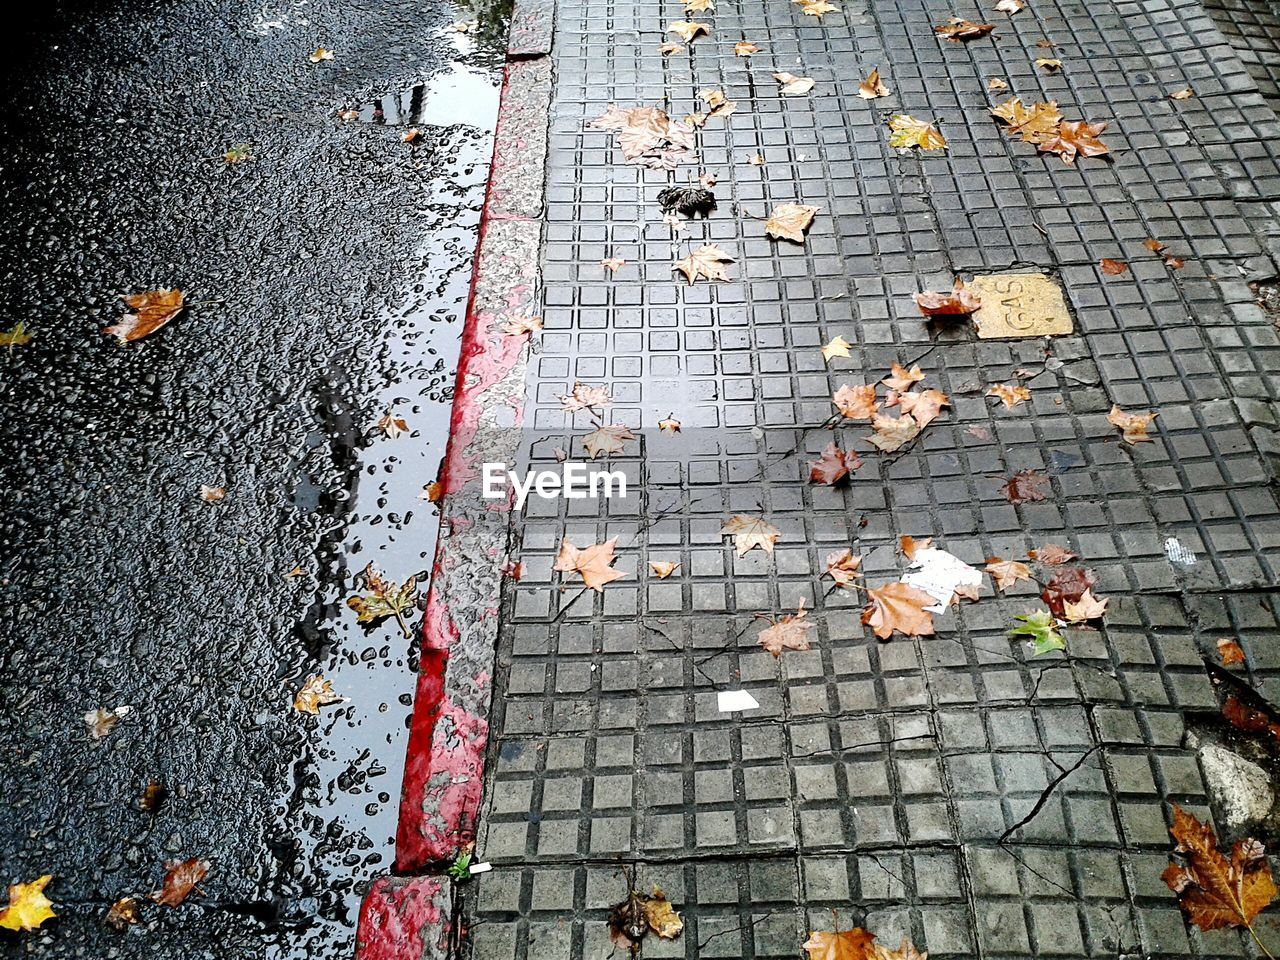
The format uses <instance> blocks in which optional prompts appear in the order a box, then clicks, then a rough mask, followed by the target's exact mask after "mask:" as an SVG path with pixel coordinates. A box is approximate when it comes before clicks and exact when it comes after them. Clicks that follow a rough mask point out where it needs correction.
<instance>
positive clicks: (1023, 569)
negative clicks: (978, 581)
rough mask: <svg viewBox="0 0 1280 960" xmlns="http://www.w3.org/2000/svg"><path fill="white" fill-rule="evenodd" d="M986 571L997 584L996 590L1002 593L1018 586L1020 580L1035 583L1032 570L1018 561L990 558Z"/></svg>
mask: <svg viewBox="0 0 1280 960" xmlns="http://www.w3.org/2000/svg"><path fill="white" fill-rule="evenodd" d="M985 569H986V571H987V573H989V574H991V579H992V580H993V581H994V582H995V585H996V589H997V590H999V591H1000V592H1001V593H1003V592H1004V591H1006V590H1008V589H1009V588H1011V587H1015V586H1017V585H1018V581H1019V580H1030V581H1032V582H1035V578H1034V577H1032V576H1031V568H1030V567H1028V566H1027V565H1026V564H1025V563H1020V562H1018V561H1017V560H1002V559H1000V558H999V557H990V558H988V559H987V565H986V568H985Z"/></svg>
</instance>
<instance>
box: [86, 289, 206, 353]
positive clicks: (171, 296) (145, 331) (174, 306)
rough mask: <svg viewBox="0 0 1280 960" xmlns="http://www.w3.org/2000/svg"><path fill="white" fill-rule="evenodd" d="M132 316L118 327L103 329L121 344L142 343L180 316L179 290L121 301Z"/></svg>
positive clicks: (126, 296) (134, 295)
mask: <svg viewBox="0 0 1280 960" xmlns="http://www.w3.org/2000/svg"><path fill="white" fill-rule="evenodd" d="M120 299H121V300H123V301H124V302H125V305H126V306H127V307H129V309H131V310H132V311H133V313H127V314H125V315H124V316H123V317H122V318H121V320H120V322H119V323H116V324H112V325H111V326H109V327H104V328H103V331H102V332H103V333H106V334H110V335H112V336H114V337H115V338H116V339H118V340H119V341H120V342H121V343H128V342H130V341H133V340H141V339H142V338H143V337H147V336H150V335H151V334H153V333H155V332H156V331H157V330H159V329H160V328H161V327H163V326H164V325H165V324H166V323H168V322H169V321H170V320H172V319H173V318H174V317H176V316H177V315H178V314H180V313H181V312H182V310H183V307H184V306H185V303H184V301H183V295H182V291H181V290H176V289H174V290H148V291H147V292H146V293H131V294H124V295H122V296H121V297H120Z"/></svg>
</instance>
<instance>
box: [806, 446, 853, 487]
mask: <svg viewBox="0 0 1280 960" xmlns="http://www.w3.org/2000/svg"><path fill="white" fill-rule="evenodd" d="M860 466H862V459H861V458H860V457H859V456H858V455H857V453H855V452H854V451H852V450H841V449H840V448H839V447H837V446H836V445H835V443H834V442H832V443H828V444H827V445H826V447H825V448H824V449H823V451H822V455H821V456H820V457H818V459H817V460H810V461H809V482H810V483H821V484H824V485H826V486H831V485H833V484H836V483H839V482H840V481H841V480H843V479H844V478H845V477H847V476H849V475H850V474H852V473H853V472H854V471H855V470H857V469H858V468H859V467H860Z"/></svg>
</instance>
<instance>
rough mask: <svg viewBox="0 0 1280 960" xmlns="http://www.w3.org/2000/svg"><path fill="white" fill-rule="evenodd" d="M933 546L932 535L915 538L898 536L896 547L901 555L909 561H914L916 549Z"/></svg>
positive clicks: (926, 548)
mask: <svg viewBox="0 0 1280 960" xmlns="http://www.w3.org/2000/svg"><path fill="white" fill-rule="evenodd" d="M932 548H933V537H922V538H921V539H919V540H917V539H916V538H915V537H899V538H898V549H899V550H901V551H902V555H903V556H904V557H906V558H907V560H909V561H911V562H913V563H914V562H915V559H916V551H917V550H930V549H932Z"/></svg>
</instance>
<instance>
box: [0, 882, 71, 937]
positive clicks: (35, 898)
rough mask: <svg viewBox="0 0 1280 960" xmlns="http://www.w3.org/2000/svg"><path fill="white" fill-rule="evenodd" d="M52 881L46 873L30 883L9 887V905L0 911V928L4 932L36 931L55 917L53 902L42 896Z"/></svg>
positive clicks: (15, 884)
mask: <svg viewBox="0 0 1280 960" xmlns="http://www.w3.org/2000/svg"><path fill="white" fill-rule="evenodd" d="M52 879H53V874H51V873H46V874H45V875H44V876H43V877H40V878H39V879H37V880H33V881H31V883H14V884H10V885H9V905H8V906H7V907H5V908H4V909H3V910H0V927H3V928H4V929H5V930H15V931H16V930H36V929H38V928H39V927H40V925H41V924H42V923H44V922H45V921H46V920H48V919H50V918H52V917H56V916H57V914H56V913H54V912H53V901H51V900H50V899H49V898H48V897H46V896H45V895H44V888H45V887H46V886H48V885H49V881H50V880H52Z"/></svg>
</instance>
